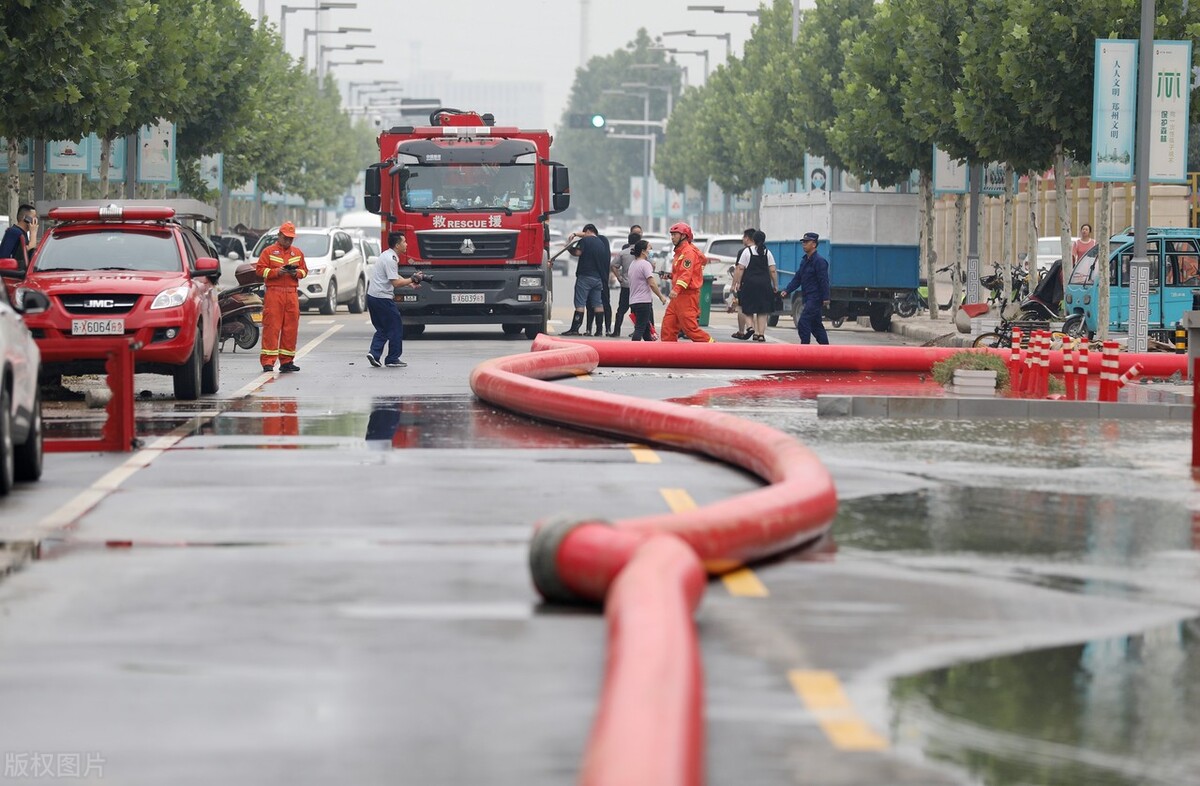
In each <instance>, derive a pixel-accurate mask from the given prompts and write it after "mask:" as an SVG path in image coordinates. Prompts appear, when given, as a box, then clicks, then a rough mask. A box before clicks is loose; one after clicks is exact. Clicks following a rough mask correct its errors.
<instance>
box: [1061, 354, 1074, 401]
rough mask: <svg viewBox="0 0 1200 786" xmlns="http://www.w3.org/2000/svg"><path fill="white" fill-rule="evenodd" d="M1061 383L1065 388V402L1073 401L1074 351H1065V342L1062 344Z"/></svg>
mask: <svg viewBox="0 0 1200 786" xmlns="http://www.w3.org/2000/svg"><path fill="white" fill-rule="evenodd" d="M1062 352H1063V383H1064V384H1065V385H1066V388H1067V401H1075V400H1076V395H1075V357H1076V355H1075V349H1074V347H1073V346H1072V348H1071V349H1069V350H1068V349H1067V344H1066V341H1064V342H1063V348H1062Z"/></svg>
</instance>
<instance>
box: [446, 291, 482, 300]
mask: <svg viewBox="0 0 1200 786" xmlns="http://www.w3.org/2000/svg"><path fill="white" fill-rule="evenodd" d="M450 302H451V303H482V302H483V293H482V292H454V293H451V295H450Z"/></svg>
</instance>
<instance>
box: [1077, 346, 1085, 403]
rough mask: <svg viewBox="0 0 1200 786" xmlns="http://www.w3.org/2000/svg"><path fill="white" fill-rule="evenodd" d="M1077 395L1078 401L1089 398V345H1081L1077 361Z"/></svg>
mask: <svg viewBox="0 0 1200 786" xmlns="http://www.w3.org/2000/svg"><path fill="white" fill-rule="evenodd" d="M1075 375H1076V378H1075V395H1076V396H1077V399H1076V400H1077V401H1087V400H1088V345H1087V344H1083V345H1082V346H1080V347H1079V356H1078V357H1077V358H1076V363H1075Z"/></svg>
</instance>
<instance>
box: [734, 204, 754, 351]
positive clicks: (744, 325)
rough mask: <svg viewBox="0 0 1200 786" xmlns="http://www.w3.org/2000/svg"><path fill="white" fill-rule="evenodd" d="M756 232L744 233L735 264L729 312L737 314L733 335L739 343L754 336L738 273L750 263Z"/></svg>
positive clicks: (748, 231)
mask: <svg viewBox="0 0 1200 786" xmlns="http://www.w3.org/2000/svg"><path fill="white" fill-rule="evenodd" d="M754 232H755V229H754V227H750V228H749V229H747V230H745V231H744V232H742V250H741V251H739V252H738V257H737V259H736V260H734V263H733V283H732V286H731V296H730V298H729V310H730V311H733V312H734V313H736V314H737V323H738V329H737V332H736V333H734V334H733V337H734V338H736V339H738V340H739V341H748V340H749V339H750V338H752V337H753V336H754V326H753V325H752V324H751V322H750V318H749V317H747V316H746V314H745V312H743V311H742V304H741V301H740V300H739V295H738V287H739V278H738V271H739V270H741V269H742V261H743V260H746V261H748V256H749V254H750V248H751V247H753V246H754Z"/></svg>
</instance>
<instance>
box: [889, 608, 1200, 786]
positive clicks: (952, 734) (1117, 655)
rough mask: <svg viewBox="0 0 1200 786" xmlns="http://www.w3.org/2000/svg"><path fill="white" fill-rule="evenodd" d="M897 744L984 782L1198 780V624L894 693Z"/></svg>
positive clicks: (971, 667)
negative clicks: (955, 766)
mask: <svg viewBox="0 0 1200 786" xmlns="http://www.w3.org/2000/svg"><path fill="white" fill-rule="evenodd" d="M892 701H893V708H894V716H893V724H894V733H895V736H896V738H897V740H898V741H899V742H900V744H901V745H905V746H909V747H913V748H917V749H919V750H920V751H921V752H923V753H924V755H926V756H929V757H930V758H932V759H936V760H939V761H945V762H951V763H953V764H955V765H957V766H959V767H962V768H964V769H966V770H968V771H970V772H971V773H972V775H974V776H975V777H976V778H977V779H979V782H980V783H985V784H988V786H1010V785H1011V786H1016V784H1038V785H1039V786H1058V785H1059V784H1061V785H1062V786H1081V785H1082V784H1087V786H1134V785H1135V784H1138V785H1139V786H1148V785H1149V784H1155V785H1161V786H1187V785H1188V784H1197V783H1200V749H1198V748H1197V745H1196V740H1197V739H1198V737H1197V730H1198V729H1200V621H1197V620H1193V621H1191V622H1187V623H1183V624H1180V625H1175V626H1170V627H1166V628H1157V629H1154V630H1151V631H1147V632H1146V633H1144V634H1141V635H1137V636H1126V637H1121V638H1112V639H1101V640H1098V641H1091V642H1087V643H1086V644H1078V645H1073V646H1070V647H1057V648H1055V649H1050V650H1043V651H1040V652H1026V653H1021V654H1018V655H1010V656H1007V657H1003V658H995V659H991V660H985V661H978V662H974V663H964V664H961V665H958V666H951V667H950V668H946V669H938V670H936V671H932V672H928V673H926V674H921V675H917V676H915V677H905V678H902V679H898V680H896V681H895V682H894V683H893V685H892Z"/></svg>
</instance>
